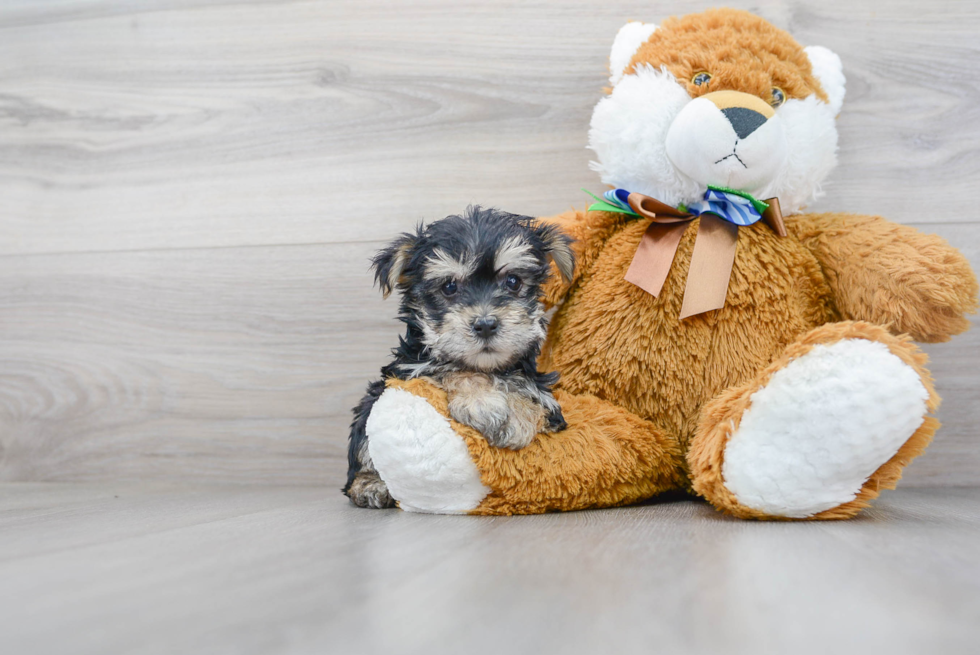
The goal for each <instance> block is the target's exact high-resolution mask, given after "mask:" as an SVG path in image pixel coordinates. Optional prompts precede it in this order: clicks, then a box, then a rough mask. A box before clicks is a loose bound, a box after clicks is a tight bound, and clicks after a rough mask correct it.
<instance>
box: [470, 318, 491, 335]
mask: <svg viewBox="0 0 980 655" xmlns="http://www.w3.org/2000/svg"><path fill="white" fill-rule="evenodd" d="M473 331H474V332H476V336H478V337H480V338H481V339H489V338H490V337H492V336H493V335H494V334H496V332H497V317H496V316H481V317H480V318H478V319H476V320H475V321H473Z"/></svg>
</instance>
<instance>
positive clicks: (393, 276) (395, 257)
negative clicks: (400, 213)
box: [371, 227, 421, 298]
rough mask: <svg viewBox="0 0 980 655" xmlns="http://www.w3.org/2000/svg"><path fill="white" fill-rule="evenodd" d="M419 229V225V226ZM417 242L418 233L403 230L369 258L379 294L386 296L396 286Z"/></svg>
mask: <svg viewBox="0 0 980 655" xmlns="http://www.w3.org/2000/svg"><path fill="white" fill-rule="evenodd" d="M419 230H420V231H421V227H420V228H419ZM417 242H418V235H416V234H409V233H408V232H404V233H402V234H401V235H399V237H398V238H397V239H395V240H394V241H392V242H391V243H390V244H388V246H387V247H386V248H384V249H382V250H379V251H378V253H377V254H376V255H375V256H374V258H373V259H372V260H371V267H372V268H373V269H374V281H375V282H376V283H377V284H378V286H379V287H380V288H381V294H382V295H383V296H384V297H385V298H387V297H388V296H389V295H391V291H392V289H394V288H395V287H396V286H398V283H399V282H400V281H401V280H402V275H403V274H404V272H405V267H406V266H408V262H409V260H410V259H411V258H412V249H413V248H414V247H415V244H416V243H417Z"/></svg>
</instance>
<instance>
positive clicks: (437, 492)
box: [367, 387, 490, 514]
mask: <svg viewBox="0 0 980 655" xmlns="http://www.w3.org/2000/svg"><path fill="white" fill-rule="evenodd" d="M367 433H368V437H369V439H368V451H369V453H370V455H371V460H372V461H373V462H374V466H375V467H376V468H377V469H378V471H379V472H380V474H381V477H382V478H383V479H384V481H385V483H386V484H387V485H388V489H389V491H390V493H391V495H392V497H394V498H395V499H396V500H397V501H398V506H399V507H401V508H402V509H404V510H407V511H409V512H431V513H437V514H464V513H466V512H470V511H472V510H474V509H476V507H477V506H478V505H479V504H480V502H481V501H482V500H483V498H484V497H485V496H486V495H487V494H488V493H490V489H488V488H487V487H485V486H484V485H483V483H482V482H481V481H480V473H479V471H477V468H476V464H474V463H473V460H472V458H471V457H470V453H469V450H468V449H467V448H466V444H465V443H464V442H463V440H462V439H460V438H459V436H458V435H457V434H456V433H455V432H454V431H453V428H452V426H451V425H450V423H449V419H448V418H446V417H445V416H443V415H442V414H440V413H439V412H437V411H436V410H435V408H434V407H433V406H432V405H430V404H429V403H428V402H426V400H425V399H424V398H421V397H419V396H416V395H413V394H411V393H409V392H408V391H405V390H404V389H398V388H391V387H389V388H388V389H385V391H384V393H382V394H381V397H380V398H378V400H377V402H375V404H374V407H373V408H372V409H371V415H370V416H369V417H368V421H367Z"/></svg>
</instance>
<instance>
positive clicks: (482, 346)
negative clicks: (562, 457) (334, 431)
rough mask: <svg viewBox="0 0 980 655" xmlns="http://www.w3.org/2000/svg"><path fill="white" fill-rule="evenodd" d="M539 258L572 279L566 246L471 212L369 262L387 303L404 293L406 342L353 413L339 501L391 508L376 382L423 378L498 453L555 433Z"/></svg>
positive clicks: (542, 232)
mask: <svg viewBox="0 0 980 655" xmlns="http://www.w3.org/2000/svg"><path fill="white" fill-rule="evenodd" d="M549 259H550V260H553V261H554V262H555V265H556V268H557V269H558V271H559V273H560V274H561V275H562V276H563V277H565V278H566V279H570V278H571V275H572V270H573V267H574V259H573V256H572V252H571V249H570V248H569V239H568V238H567V237H566V236H565V235H564V234H562V233H561V232H560V231H558V230H557V229H556V228H554V227H551V226H548V225H541V224H538V223H537V222H536V221H535V220H534V219H532V218H530V217H527V216H517V215H515V214H508V213H506V212H502V211H497V210H495V209H481V208H479V207H470V208H469V209H467V211H466V213H465V214H463V215H462V216H449V217H447V218H444V219H442V220H440V221H437V222H435V223H432V224H430V225H429V226H428V227H425V226H422V225H420V226H419V227H418V228H417V230H416V232H415V233H414V234H409V233H405V234H402V235H401V236H400V237H399V238H398V239H396V240H395V241H394V242H393V243H392V244H391V245H389V246H388V247H387V248H385V249H384V250H382V251H381V252H379V253H378V254H377V256H375V258H374V262H373V264H374V271H375V278H376V280H377V282H378V285H379V286H380V287H381V290H382V292H383V293H384V295H385V297H387V296H388V294H390V293H391V291H392V289H396V288H397V289H398V290H399V291H400V292H401V293H402V301H401V307H400V311H399V318H400V319H401V320H402V321H403V322H404V323H405V324H406V330H405V335H404V336H403V337H401V338H400V339H399V344H398V347H397V348H395V349H393V350H392V354H393V355H394V360H393V361H392V362H391V363H390V364H388V365H387V366H385V367H384V368H382V369H381V379H380V380H378V381H376V382H372V383H371V384H370V385H369V386H368V391H367V395H366V396H365V397H364V399H363V400H362V401H361V403H360V404H359V405H358V406H357V407H355V408H354V422H353V424H352V425H351V434H350V449H349V451H348V463H349V469H348V473H347V484H346V485H345V486H344V489H343V491H344V493H345V494H347V496H348V497H349V498H350V499H351V501H352V502H353V503H354V504H355V505H359V506H361V507H392V506H393V505H394V501H393V500H392V499H391V496H390V495H389V494H388V489H387V487H386V486H385V484H384V482H383V481H382V480H381V478H380V477H379V476H378V473H377V471H376V470H375V469H374V464H373V463H372V461H371V455H370V453H369V450H368V436H367V434H366V432H365V425H366V423H367V418H368V415H369V414H370V412H371V408H372V406H373V405H374V403H375V401H376V400H377V399H378V397H380V396H381V393H382V392H383V391H384V389H385V382H384V381H385V379H387V378H392V377H394V378H399V379H403V380H407V379H410V378H415V377H427V378H430V379H432V380H434V381H435V382H436V383H437V384H439V385H440V386H441V387H442V388H444V389H445V390H446V392H447V394H448V396H449V411H450V414H451V415H452V417H453V418H454V419H455V420H457V421H459V422H460V423H465V424H467V425H470V426H472V427H473V428H475V429H476V430H477V431H479V432H480V433H481V434H483V436H484V437H485V438H486V440H487V441H488V442H490V443H491V444H493V445H494V446H498V447H501V448H513V449H517V448H523V447H524V446H526V445H528V444H529V443H531V440H532V439H533V438H534V435H535V434H537V433H538V432H541V431H548V432H555V431H559V430H562V429H564V428H565V419H564V418H563V417H562V414H561V408H560V407H559V405H558V403H557V401H556V400H555V398H554V396H552V394H551V386H552V385H553V384H554V383H555V382H557V381H558V374H557V373H547V374H543V373H540V372H539V371H538V369H537V364H536V362H537V358H538V353H539V352H540V348H541V343H542V341H543V340H544V337H545V331H546V327H547V318H546V317H545V313H544V306H543V304H542V302H541V285H542V283H544V281H545V280H546V279H547V278H548V276H549V275H550V270H551V267H550V264H549Z"/></svg>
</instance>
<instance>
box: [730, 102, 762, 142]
mask: <svg viewBox="0 0 980 655" xmlns="http://www.w3.org/2000/svg"><path fill="white" fill-rule="evenodd" d="M721 113H723V114H724V115H725V118H727V119H728V122H729V123H731V124H732V129H734V130H735V134H737V135H738V138H740V139H744V138H745V137H747V136H748V135H750V134H752V133H753V132H755V131H756V130H757V129H759V128H760V127H762V124H763V123H765V122H766V120H768V119H767V118H766V117H765V116H763V115H762V114H760V113H759V112H757V111H755V110H754V109H746V108H745V107H728V108H727V109H722V110H721Z"/></svg>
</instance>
